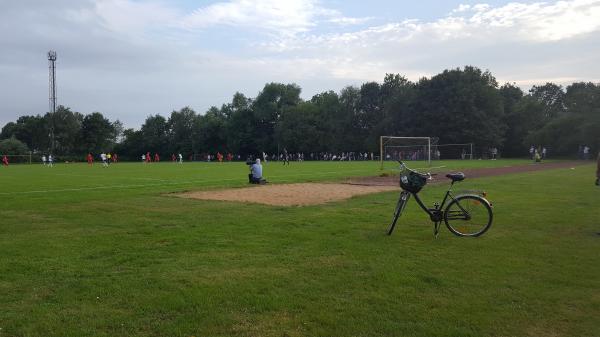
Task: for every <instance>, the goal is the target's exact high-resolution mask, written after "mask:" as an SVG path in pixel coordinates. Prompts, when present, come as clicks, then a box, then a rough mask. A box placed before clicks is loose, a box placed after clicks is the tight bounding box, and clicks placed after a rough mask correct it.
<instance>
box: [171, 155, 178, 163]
mask: <svg viewBox="0 0 600 337" xmlns="http://www.w3.org/2000/svg"><path fill="white" fill-rule="evenodd" d="M171 161H172V162H174V163H176V162H177V157H175V153H171Z"/></svg>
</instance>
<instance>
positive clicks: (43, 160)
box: [42, 155, 46, 166]
mask: <svg viewBox="0 0 600 337" xmlns="http://www.w3.org/2000/svg"><path fill="white" fill-rule="evenodd" d="M42 164H44V166H46V155H43V156H42Z"/></svg>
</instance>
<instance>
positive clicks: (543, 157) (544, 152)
mask: <svg viewBox="0 0 600 337" xmlns="http://www.w3.org/2000/svg"><path fill="white" fill-rule="evenodd" d="M542 159H546V147H545V146H544V147H543V148H542Z"/></svg>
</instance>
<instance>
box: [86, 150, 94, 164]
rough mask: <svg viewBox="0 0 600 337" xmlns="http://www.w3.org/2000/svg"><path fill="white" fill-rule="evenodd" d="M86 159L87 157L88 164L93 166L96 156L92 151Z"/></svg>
mask: <svg viewBox="0 0 600 337" xmlns="http://www.w3.org/2000/svg"><path fill="white" fill-rule="evenodd" d="M86 159H87V163H88V165H90V166H91V165H93V164H94V157H92V154H91V153H88V155H87V158H86Z"/></svg>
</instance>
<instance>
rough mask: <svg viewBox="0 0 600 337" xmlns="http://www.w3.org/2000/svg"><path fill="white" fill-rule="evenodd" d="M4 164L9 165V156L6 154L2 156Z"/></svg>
mask: <svg viewBox="0 0 600 337" xmlns="http://www.w3.org/2000/svg"><path fill="white" fill-rule="evenodd" d="M2 165H4V166H8V157H7V156H6V155H4V156H2Z"/></svg>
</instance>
